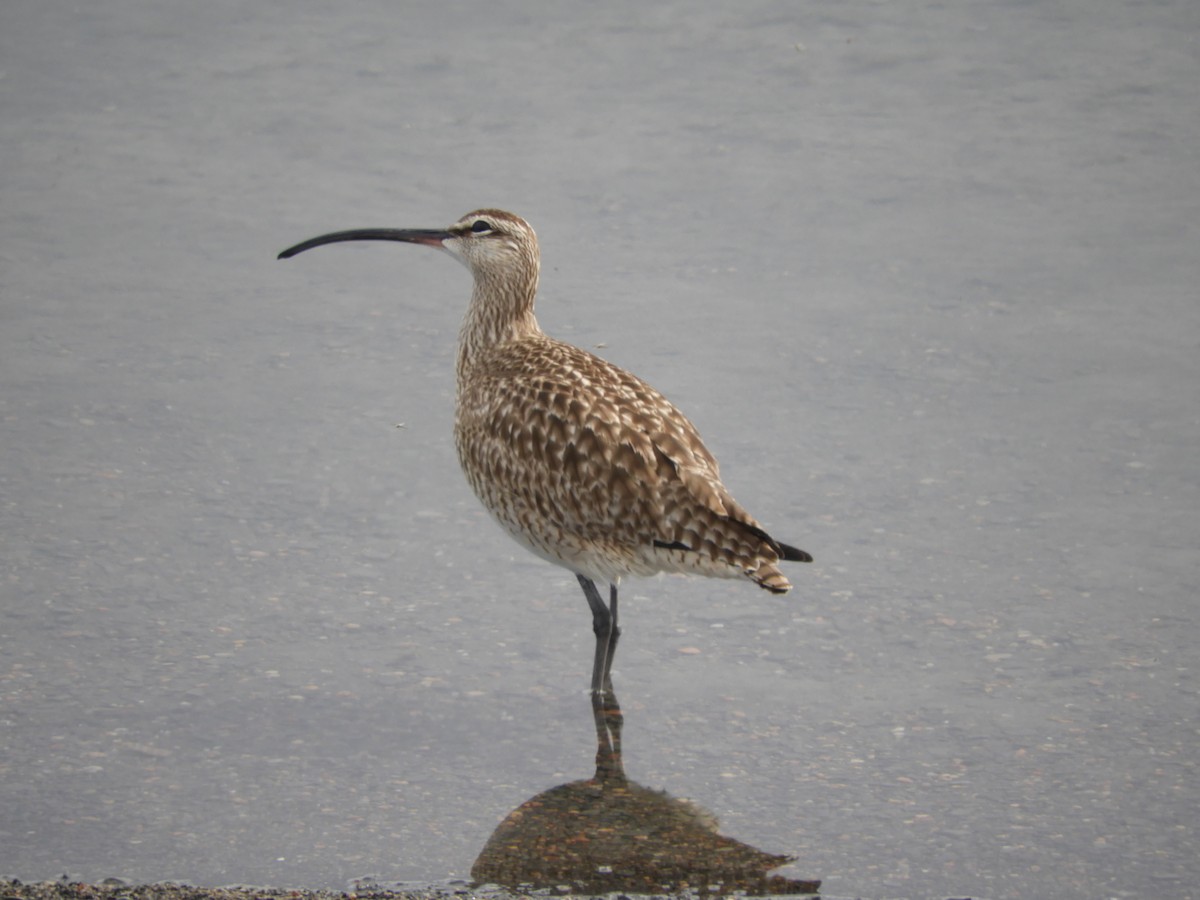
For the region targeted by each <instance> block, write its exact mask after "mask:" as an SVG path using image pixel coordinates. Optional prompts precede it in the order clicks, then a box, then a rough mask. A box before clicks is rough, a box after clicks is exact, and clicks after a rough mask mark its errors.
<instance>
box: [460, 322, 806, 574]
mask: <svg viewBox="0 0 1200 900" xmlns="http://www.w3.org/2000/svg"><path fill="white" fill-rule="evenodd" d="M460 376H461V377H460V383H459V386H458V408H457V416H456V423H455V439H456V444H457V447H458V453H459V460H460V461H461V463H462V467H463V470H464V472H465V473H466V476H467V480H468V481H469V482H470V483H471V486H472V488H473V489H474V490H475V493H476V494H477V495H478V496H479V498H480V500H482V501H483V504H484V505H485V506H486V507H487V509H488V510H489V511H490V512H491V513H492V515H494V516H495V517H496V518H497V519H498V520H499V521H500V523H501V524H502V525H503V526H504V527H505V528H506V530H508V532H509V533H510V534H512V535H513V537H515V538H516V539H517V540H518V541H519V542H520V543H522V544H524V545H525V546H526V547H528V548H529V549H530V550H532V551H533V552H535V553H537V554H538V555H540V556H542V557H544V558H546V559H549V560H551V561H552V562H557V563H559V564H562V565H564V566H567V567H568V568H570V569H572V570H574V571H576V572H579V573H581V574H583V575H585V576H587V577H589V578H592V579H596V580H599V579H603V580H606V581H610V582H613V583H616V582H617V581H618V580H619V578H620V577H621V576H622V575H649V574H653V573H655V572H662V571H667V572H691V573H696V574H702V575H710V576H719V577H748V578H750V579H751V580H753V581H755V582H756V583H758V584H760V585H761V586H762V587H764V588H767V589H768V590H771V591H775V592H779V593H782V592H784V591H786V590H788V589H789V588H790V587H791V585H790V583H789V582H788V580H787V579H786V578H785V577H784V575H783V574H782V573H781V572H780V571H779V569H778V567H777V566H776V565H775V564H776V563H777V562H778V561H779V559H780V558H784V559H806V558H807V554H805V553H803V551H799V550H795V549H794V548H791V547H788V546H787V545H784V544H780V543H778V542H776V541H774V540H773V539H772V538H771V537H769V536H768V535H767V534H766V532H765V531H763V529H762V528H761V526H759V524H758V523H757V522H756V521H755V520H754V519H753V518H752V517H751V516H750V515H749V514H748V513H747V512H746V511H745V510H744V509H743V508H742V507H741V506H740V505H738V503H737V502H736V501H735V500H734V499H733V497H732V496H730V494H729V492H728V491H727V490H726V489H725V487H724V485H722V484H721V480H720V474H719V472H718V467H717V462H716V460H715V459H714V458H713V456H712V454H711V453H709V452H708V449H707V448H706V447H705V446H704V444H703V442H702V441H701V440H700V436H699V434H697V432H696V429H695V428H694V427H693V425H692V423H691V422H689V421H688V420H687V418H686V417H685V416H684V415H683V414H682V413H680V412H679V410H677V409H676V408H675V407H674V406H673V405H672V404H671V403H670V401H668V400H667V399H666V398H665V397H664V396H663V395H662V394H660V393H659V392H658V391H656V390H655V389H654V388H652V387H651V386H650V385H648V384H646V383H645V382H644V381H642V380H641V379H639V378H637V377H636V376H635V375H632V374H631V373H629V372H626V371H625V370H623V369H621V368H619V367H617V366H614V365H612V364H611V363H608V362H606V361H605V360H603V359H600V358H599V357H597V356H594V355H593V354H591V353H588V352H587V351H585V350H581V349H580V348H578V347H574V346H572V345H570V344H566V343H563V342H561V341H556V340H554V339H552V338H549V337H547V336H546V335H544V334H541V333H536V334H532V335H526V336H522V337H520V338H519V339H516V340H512V341H508V342H505V343H500V344H497V345H494V346H492V347H489V348H487V349H486V350H485V351H484V352H482V353H480V354H479V355H478V356H477V357H476V358H475V359H474V360H473V362H472V365H471V366H470V368H469V370H467V371H464V372H461V373H460Z"/></svg>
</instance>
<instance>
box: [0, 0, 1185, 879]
mask: <svg viewBox="0 0 1200 900" xmlns="http://www.w3.org/2000/svg"><path fill="white" fill-rule="evenodd" d="M1198 35H1200V22H1198V21H1197V15H1196V12H1195V8H1194V6H1193V5H1192V4H1189V3H1183V2H1181V3H1164V4H1156V5H1154V6H1145V5H1138V6H1126V5H1123V4H1118V3H1115V2H1103V3H1099V4H1097V3H1088V4H1084V3H1079V2H1062V3H1055V4H1050V5H1042V6H1028V5H1025V4H1021V3H1016V2H1013V3H1004V2H995V3H974V4H969V5H963V6H957V7H949V8H945V7H942V6H940V5H936V4H920V3H912V4H884V3H872V4H863V5H858V6H853V5H851V6H847V5H845V4H832V3H817V4H811V5H809V6H806V7H804V8H796V7H795V6H794V5H793V4H786V3H749V4H743V5H741V6H739V7H738V8H737V10H736V11H734V10H732V9H731V10H728V11H723V10H717V9H697V8H695V7H691V6H687V7H684V6H681V5H678V4H659V5H657V6H654V7H653V8H646V7H644V6H642V5H638V4H629V3H618V4H606V5H604V6H602V7H589V8H587V9H571V10H566V9H563V8H560V7H557V6H549V5H547V6H544V7H542V6H538V5H526V6H514V5H504V4H501V5H488V6H486V7H467V6H457V5H422V6H412V7H396V6H394V5H392V4H386V3H382V2H362V3H355V4H351V5H350V6H345V5H343V6H339V7H331V6H329V5H328V4H317V3H311V2H299V3H291V4H286V5H284V4H279V3H275V2H265V3H259V4H255V5H254V6H252V7H246V6H244V5H242V4H236V3H231V2H222V0H218V2H215V3H208V4H203V5H199V6H196V5H193V6H188V7H184V6H178V5H167V6H164V5H162V4H151V3H146V2H138V0H116V2H112V3H107V4H104V5H103V6H89V7H86V8H79V7H76V6H74V5H69V4H66V3H61V2H57V0H51V2H38V3H32V2H16V3H8V4H6V5H5V6H4V9H3V10H2V11H0V69H2V70H3V73H2V77H0V108H2V109H3V115H0V145H2V146H3V147H4V148H5V149H4V166H3V181H4V194H5V199H4V213H5V214H4V215H3V216H2V217H0V248H2V249H0V256H2V259H3V266H2V267H0V271H2V274H0V284H2V285H3V288H2V290H0V304H2V311H3V328H2V329H0V372H2V373H3V385H4V389H3V391H2V392H0V427H2V429H3V448H4V452H3V456H2V458H0V538H2V542H3V552H2V554H0V556H2V559H3V579H2V580H0V585H2V587H0V591H2V592H3V593H2V598H3V616H2V617H0V656H2V659H0V808H3V810H4V815H3V820H4V821H3V822H2V823H0V872H4V873H8V874H12V875H16V876H19V877H21V878H24V879H39V878H47V877H50V878H53V877H57V876H58V875H59V874H61V873H62V872H64V871H66V872H69V873H75V874H78V875H80V876H81V877H84V878H87V879H89V880H93V881H95V880H99V879H102V878H104V877H106V876H110V875H116V876H121V877H125V878H129V879H131V880H134V881H161V880H164V879H180V880H185V881H190V882H194V883H199V884H208V885H215V884H227V883H251V884H268V883H269V884H276V885H281V886H303V887H307V888H321V887H333V888H340V887H343V886H344V885H345V884H346V883H347V882H348V881H349V880H350V879H352V878H354V877H357V876H362V875H367V874H373V875H376V876H378V877H380V878H381V879H385V880H394V879H413V880H430V881H433V880H439V879H445V878H454V877H466V875H467V873H468V871H469V869H470V866H471V863H472V861H473V860H474V858H475V856H476V854H477V853H478V852H479V850H480V849H481V848H482V847H483V845H484V843H485V841H486V840H487V838H488V835H490V834H491V832H492V830H493V829H494V828H495V826H496V825H497V823H499V822H500V820H501V819H502V818H503V817H504V816H505V815H506V814H507V813H508V812H509V811H510V810H512V809H513V808H514V807H516V806H517V805H518V804H519V803H521V802H522V801H523V800H525V799H526V798H528V797H530V796H532V795H534V794H536V793H538V792H539V791H542V790H544V789H546V788H547V787H549V786H551V785H554V784H559V783H562V782H565V781H570V780H574V779H578V778H582V777H586V776H587V775H589V774H590V772H591V764H592V755H593V752H594V747H593V746H592V743H591V742H592V725H591V715H590V710H589V706H588V700H587V696H586V686H587V677H588V671H589V669H590V659H591V650H590V638H591V635H590V630H589V624H590V623H589V620H588V615H587V612H586V607H585V605H584V603H583V599H582V597H581V596H579V591H578V588H577V586H576V585H575V582H574V578H573V576H571V575H570V573H567V572H565V571H562V570H558V569H554V568H552V567H550V566H547V565H545V564H544V563H541V562H539V561H538V560H535V559H533V558H532V557H526V556H524V555H522V553H521V551H520V550H519V548H517V547H516V545H515V544H512V543H511V542H510V541H508V539H507V538H506V537H504V535H503V534H502V533H501V532H500V531H499V529H497V528H496V527H495V526H493V525H492V524H491V523H490V522H489V521H488V519H487V517H486V515H485V514H484V513H483V512H482V511H481V510H480V509H479V507H478V505H477V503H476V501H475V500H474V498H473V497H472V496H471V495H470V492H469V489H468V488H467V486H466V485H465V483H464V482H463V480H462V478H461V475H460V474H459V472H458V470H457V464H456V462H455V459H454V452H453V448H452V446H451V439H450V422H451V415H452V404H453V354H454V340H455V334H456V329H457V324H458V320H459V317H460V315H461V312H462V308H463V305H464V304H465V301H466V297H467V294H468V291H469V280H468V276H467V275H466V273H465V272H463V271H462V270H461V269H460V268H459V267H456V266H455V265H453V264H452V263H451V262H450V261H449V260H447V259H445V258H444V257H441V256H439V255H438V254H434V253H429V252H423V251H422V250H420V249H419V248H413V247H399V246H396V247H385V246H377V245H371V246H362V247H350V246H344V247H337V248H328V249H327V250H325V251H323V252H322V253H321V254H320V255H318V254H316V253H314V254H306V255H305V256H304V257H302V258H297V259H295V260H290V261H288V262H286V263H284V262H277V261H276V260H275V259H274V256H275V254H276V253H277V252H278V251H279V250H280V249H282V248H283V247H286V246H288V245H289V244H291V243H294V242H295V241H297V240H300V239H303V238H306V237H309V236H311V235H313V234H318V233H321V232H325V231H330V230H334V229H338V228H345V227H355V226H368V225H396V226H416V227H431V226H441V225H445V224H448V223H449V222H451V221H453V220H454V219H456V218H457V217H458V216H459V215H461V214H462V213H464V212H466V211H467V210H469V209H472V208H475V207H478V206H483V205H496V206H501V207H507V208H511V209H513V210H514V211H516V212H518V213H519V214H521V215H524V216H525V217H527V218H528V219H529V220H530V221H531V222H532V224H533V225H534V227H535V228H537V229H538V232H539V235H540V237H541V241H542V249H543V256H544V266H543V276H542V297H541V303H540V306H539V310H540V317H541V321H542V324H543V326H544V327H545V328H546V330H547V331H549V332H551V333H552V334H555V335H556V336H559V337H563V338H565V339H568V340H572V341H575V342H577V343H579V344H581V345H582V346H585V347H588V348H595V347H597V346H601V345H602V350H601V351H600V352H602V353H603V354H604V355H606V356H607V357H609V358H610V359H612V360H613V361H615V362H617V363H619V364H621V365H625V366H627V367H629V368H630V369H632V370H634V371H636V372H637V373H639V374H640V375H642V376H643V377H645V378H646V379H647V380H649V381H650V382H651V383H652V384H655V385H656V386H657V387H659V388H660V389H661V390H663V391H664V393H666V394H667V395H668V396H670V397H672V399H674V400H675V401H676V402H677V404H678V405H679V406H680V407H681V408H682V409H684V410H685V411H686V412H687V413H688V414H689V415H690V416H691V417H692V418H693V420H694V421H695V422H696V424H697V425H698V426H699V428H700V429H701V431H702V433H703V434H704V435H705V437H706V439H707V441H708V443H709V446H710V448H711V449H712V450H713V451H714V452H715V453H716V455H717V456H718V458H719V459H721V461H722V466H723V468H722V472H723V474H724V475H725V479H726V482H727V483H728V485H729V486H730V487H731V489H732V490H733V492H734V493H735V495H736V496H737V497H738V498H739V500H740V501H741V502H742V503H743V504H744V505H746V506H747V507H748V508H749V509H750V510H751V511H752V512H753V513H754V514H755V515H756V516H757V517H758V518H759V519H760V520H761V521H762V522H763V523H764V524H765V525H766V526H767V527H768V528H769V529H770V530H771V531H772V532H773V533H776V534H778V536H779V537H780V538H781V539H783V540H786V541H788V542H789V543H794V544H796V545H798V546H801V547H803V548H805V549H806V550H809V551H811V552H812V553H813V555H814V556H815V557H816V563H815V564H814V565H812V566H809V567H802V568H798V569H794V570H792V571H793V573H794V575H795V581H796V583H797V590H796V591H795V592H793V593H792V594H790V595H788V596H787V597H786V598H782V599H781V598H776V597H772V596H769V595H767V594H766V593H765V592H760V591H756V590H754V589H752V587H751V586H749V585H739V584H736V583H730V582H705V581H686V580H682V579H674V578H663V579H656V580H649V581H637V582H632V583H630V584H628V585H626V586H625V587H624V589H623V595H622V596H623V607H622V609H623V622H624V626H625V636H624V637H623V639H622V646H621V651H620V654H619V655H618V658H617V665H616V670H615V674H616V679H617V683H618V688H619V690H620V692H621V699H622V703H623V706H624V709H625V716H626V754H625V759H626V767H627V769H628V771H629V774H630V777H631V778H635V779H636V780H637V781H638V782H639V783H641V784H644V785H647V786H649V787H653V788H656V789H665V790H668V791H670V792H671V793H672V794H673V795H676V796H681V797H690V798H693V799H695V800H696V801H698V802H699V803H701V804H702V805H703V806H704V807H706V808H708V809H710V810H712V811H713V812H714V813H715V814H716V815H717V816H718V817H719V819H720V821H721V830H722V832H723V833H725V834H728V835H730V836H732V837H735V838H737V839H739V840H742V841H745V842H747V843H749V844H751V845H753V846H756V847H760V848H762V849H763V850H766V851H769V852H778V853H788V854H792V855H796V856H798V857H799V862H798V863H797V864H796V865H795V866H794V867H792V868H791V869H789V870H785V871H790V872H791V874H792V875H793V876H794V877H816V878H821V879H823V881H824V888H825V890H826V891H828V893H829V894H830V895H841V896H850V895H857V896H863V897H883V896H886V897H899V896H912V897H929V896H959V895H961V896H967V895H972V896H986V897H992V898H1010V897H1011V898H1015V897H1024V896H1053V897H1056V898H1059V900H1074V898H1079V900H1083V898H1089V900H1090V898H1094V897H1097V896H1113V897H1117V896H1130V895H1133V894H1139V895H1143V894H1151V895H1153V896H1158V897H1186V896H1190V895H1192V893H1193V887H1192V885H1194V884H1195V883H1196V881H1197V876H1198V875H1200V870H1198V867H1197V863H1196V861H1195V853H1194V848H1195V846H1196V833H1195V814H1194V813H1195V807H1196V801H1197V788H1196V786H1195V785H1196V783H1197V778H1196V771H1195V766H1196V761H1195V753H1194V750H1193V749H1192V748H1193V746H1194V745H1195V742H1196V736H1197V735H1196V733H1197V727H1196V721H1197V711H1198V710H1197V692H1196V681H1195V664H1196V656H1197V651H1196V649H1195V641H1194V639H1193V635H1194V633H1195V632H1194V628H1195V624H1196V614H1195V611H1194V610H1195V602H1194V598H1195V595H1196V587H1197V575H1196V572H1197V568H1196V558H1197V554H1196V535H1197V534H1198V533H1200V503H1197V499H1198V496H1197V493H1198V492H1197V487H1198V483H1200V475H1198V472H1197V466H1196V454H1195V448H1196V446H1197V443H1198V439H1200V410H1198V408H1197V399H1196V392H1195V390H1194V386H1195V385H1196V384H1197V383H1198V381H1197V376H1198V375H1200V354H1197V352H1196V348H1197V344H1198V335H1200V307H1198V306H1197V304H1196V298H1195V285H1196V284H1197V281H1198V279H1197V276H1198V275H1200V262H1198V258H1197V255H1196V253H1195V247H1196V245H1197V241H1196V224H1195V223H1196V222H1197V221H1198V220H1200V217H1198V215H1197V213H1198V212H1200V208H1198V207H1200V184H1198V182H1197V179H1196V175H1195V173H1196V162H1197V158H1196V150H1195V148H1196V147H1198V146H1200V135H1198V134H1197V131H1198V130H1200V117H1197V115H1196V112H1197V110H1196V100H1195V96H1194V94H1195V91H1194V89H1193V86H1194V84H1195V83H1196V81H1197V78H1196V76H1197V74H1200V73H1198V72H1197V69H1198V68H1200V65H1198V62H1197V54H1196V41H1197V37H1198Z"/></svg>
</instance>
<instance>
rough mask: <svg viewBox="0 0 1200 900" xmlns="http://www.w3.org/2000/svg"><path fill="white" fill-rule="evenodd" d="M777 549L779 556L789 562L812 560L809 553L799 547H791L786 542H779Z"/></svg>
mask: <svg viewBox="0 0 1200 900" xmlns="http://www.w3.org/2000/svg"><path fill="white" fill-rule="evenodd" d="M779 550H780V554H779V558H780V559H786V560H788V561H789V562H812V561H813V558H812V554H811V553H805V552H804V551H803V550H801V549H799V548H798V547H791V546H789V545H787V544H780V545H779Z"/></svg>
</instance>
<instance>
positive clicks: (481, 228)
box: [471, 219, 492, 234]
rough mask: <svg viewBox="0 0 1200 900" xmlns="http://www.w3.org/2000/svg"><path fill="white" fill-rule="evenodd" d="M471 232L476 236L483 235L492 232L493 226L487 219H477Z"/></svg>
mask: <svg viewBox="0 0 1200 900" xmlns="http://www.w3.org/2000/svg"><path fill="white" fill-rule="evenodd" d="M471 230H472V231H473V232H475V233H476V234H483V232H485V231H491V230H492V226H491V225H489V224H488V223H487V221H486V220H485V219H476V220H475V221H474V223H472V225H471Z"/></svg>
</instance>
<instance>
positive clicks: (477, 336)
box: [458, 267, 542, 384]
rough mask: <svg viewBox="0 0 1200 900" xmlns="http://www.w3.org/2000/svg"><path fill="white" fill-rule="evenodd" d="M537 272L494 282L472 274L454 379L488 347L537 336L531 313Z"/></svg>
mask: <svg viewBox="0 0 1200 900" xmlns="http://www.w3.org/2000/svg"><path fill="white" fill-rule="evenodd" d="M537 286H538V273H537V268H536V267H535V268H533V270H532V271H531V272H529V273H528V274H527V277H524V278H521V279H519V280H514V279H511V278H509V279H505V280H503V281H496V280H492V279H489V278H487V277H486V276H482V275H476V277H475V289H474V291H473V292H472V294H471V305H470V306H469V307H467V314H466V317H465V318H464V319H463V323H462V328H461V329H460V330H459V333H458V377H459V383H460V384H461V382H462V379H463V378H464V377H465V376H466V375H467V373H468V372H469V371H470V369H471V368H472V367H473V366H474V364H475V362H476V360H478V359H479V357H480V356H481V355H482V354H484V353H486V352H487V351H488V350H489V349H490V348H492V347H495V346H498V345H499V344H505V343H508V342H509V341H514V340H518V339H520V338H523V337H529V336H531V335H537V334H541V333H542V330H541V328H539V327H538V323H537V319H536V318H535V317H534V314H533V301H534V297H535V296H536V295H537Z"/></svg>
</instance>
